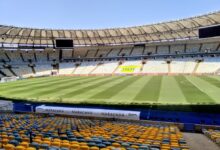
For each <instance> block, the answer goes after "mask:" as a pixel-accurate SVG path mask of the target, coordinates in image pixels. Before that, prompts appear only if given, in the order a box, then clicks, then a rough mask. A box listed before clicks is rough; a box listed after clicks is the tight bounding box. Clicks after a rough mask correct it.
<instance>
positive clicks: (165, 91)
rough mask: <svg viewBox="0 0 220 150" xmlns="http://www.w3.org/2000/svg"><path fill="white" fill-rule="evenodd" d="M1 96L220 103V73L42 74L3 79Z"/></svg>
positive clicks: (58, 100)
mask: <svg viewBox="0 0 220 150" xmlns="http://www.w3.org/2000/svg"><path fill="white" fill-rule="evenodd" d="M0 97H2V98H10V99H14V100H16V99H17V100H27V101H32V102H52V103H71V104H116V105H130V104H138V105H149V104H155V105H159V104H160V105H170V104H171V105H172V104H177V105H178V104H180V105H181V104H184V105H187V104H196V105H198V104H220V77H218V76H91V77H86V76H81V77H64V76H62V77H42V78H32V79H25V80H19V81H15V82H9V83H2V84H0Z"/></svg>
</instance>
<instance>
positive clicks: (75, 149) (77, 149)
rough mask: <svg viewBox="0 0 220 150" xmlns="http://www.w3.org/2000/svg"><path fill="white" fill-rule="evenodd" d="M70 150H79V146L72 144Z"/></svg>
mask: <svg viewBox="0 0 220 150" xmlns="http://www.w3.org/2000/svg"><path fill="white" fill-rule="evenodd" d="M70 149H74V150H79V149H80V146H79V144H72V145H71V146H70Z"/></svg>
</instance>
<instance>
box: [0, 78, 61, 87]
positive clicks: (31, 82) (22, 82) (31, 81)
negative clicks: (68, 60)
mask: <svg viewBox="0 0 220 150" xmlns="http://www.w3.org/2000/svg"><path fill="white" fill-rule="evenodd" d="M55 80H56V81H57V80H58V79H57V77H51V78H48V77H42V78H38V79H37V80H36V79H26V80H19V81H15V82H10V83H9V84H8V85H3V86H1V87H0V90H8V89H15V88H22V87H25V86H29V85H38V84H41V83H45V81H46V82H47V83H49V82H53V81H55Z"/></svg>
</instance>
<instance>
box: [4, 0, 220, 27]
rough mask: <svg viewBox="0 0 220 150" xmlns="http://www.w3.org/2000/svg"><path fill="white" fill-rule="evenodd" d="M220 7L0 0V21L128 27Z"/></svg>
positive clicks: (218, 2) (213, 0)
mask: <svg viewBox="0 0 220 150" xmlns="http://www.w3.org/2000/svg"><path fill="white" fill-rule="evenodd" d="M216 10H220V0H0V24H4V25H14V26H21V27H36V28H53V29H96V28H112V27H128V26H135V25H144V24H151V23H157V22H161V21H168V20H175V19H181V18H185V17H191V16H195V15H201V14H204V13H208V12H213V11H216Z"/></svg>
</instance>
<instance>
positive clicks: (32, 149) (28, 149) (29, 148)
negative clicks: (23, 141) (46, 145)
mask: <svg viewBox="0 0 220 150" xmlns="http://www.w3.org/2000/svg"><path fill="white" fill-rule="evenodd" d="M26 150H36V148H34V147H28V148H27V149H26Z"/></svg>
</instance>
